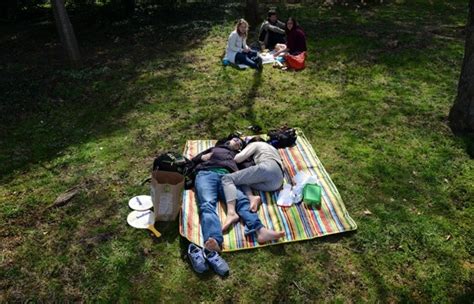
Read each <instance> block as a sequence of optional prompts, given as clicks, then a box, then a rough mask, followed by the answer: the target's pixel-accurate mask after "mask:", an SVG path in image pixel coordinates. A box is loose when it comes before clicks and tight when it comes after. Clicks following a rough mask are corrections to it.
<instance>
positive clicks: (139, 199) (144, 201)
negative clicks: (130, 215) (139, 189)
mask: <svg viewBox="0 0 474 304" xmlns="http://www.w3.org/2000/svg"><path fill="white" fill-rule="evenodd" d="M128 206H129V207H130V208H132V209H133V210H139V211H140V210H148V209H150V208H151V207H153V202H152V201H151V196H149V195H138V196H135V197H132V198H131V199H130V200H129V201H128Z"/></svg>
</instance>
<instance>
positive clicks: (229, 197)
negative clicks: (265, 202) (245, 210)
mask: <svg viewBox="0 0 474 304" xmlns="http://www.w3.org/2000/svg"><path fill="white" fill-rule="evenodd" d="M248 158H252V159H253V161H254V162H255V166H251V167H248V168H245V169H242V170H239V171H236V172H233V173H230V174H225V175H224V176H223V177H222V186H223V188H224V194H225V198H226V202H227V217H226V221H225V223H224V225H223V226H222V230H223V231H225V230H227V229H228V228H229V227H230V225H231V224H233V223H235V222H237V221H238V220H239V216H238V214H237V212H235V203H236V200H237V188H236V186H240V188H241V189H242V190H243V191H244V192H245V193H246V194H247V196H248V197H249V200H250V210H251V211H252V212H257V209H258V205H259V204H260V196H255V195H253V193H252V190H251V188H252V189H255V190H258V191H275V190H278V189H279V188H280V187H281V186H282V185H283V169H282V168H283V165H282V161H281V158H280V154H279V153H278V151H277V149H275V148H274V147H273V146H272V145H270V144H268V143H266V142H265V141H264V140H263V139H261V138H260V137H258V136H255V137H253V138H252V139H250V141H249V142H248V144H247V146H246V147H245V148H244V149H243V150H242V151H241V152H240V153H238V154H237V155H236V156H235V157H234V160H235V162H236V163H242V162H244V161H245V160H247V159H248Z"/></svg>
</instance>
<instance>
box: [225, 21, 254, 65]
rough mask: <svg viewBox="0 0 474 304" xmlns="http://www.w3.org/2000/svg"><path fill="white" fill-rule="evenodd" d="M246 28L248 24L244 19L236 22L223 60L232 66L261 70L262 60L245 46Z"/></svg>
mask: <svg viewBox="0 0 474 304" xmlns="http://www.w3.org/2000/svg"><path fill="white" fill-rule="evenodd" d="M248 28H249V24H248V23H247V21H245V20H244V19H240V20H239V21H238V22H237V25H236V26H235V30H234V31H232V33H230V35H229V40H228V41H227V48H226V55H225V58H227V60H229V61H230V62H232V63H234V64H244V65H247V66H249V67H251V68H254V69H257V70H262V59H261V58H260V57H258V54H257V52H254V51H252V50H251V49H250V48H249V46H248V45H247V33H248Z"/></svg>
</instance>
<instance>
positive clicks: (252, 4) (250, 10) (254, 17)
mask: <svg viewBox="0 0 474 304" xmlns="http://www.w3.org/2000/svg"><path fill="white" fill-rule="evenodd" d="M245 19H246V20H247V22H248V23H249V25H250V28H251V29H254V28H255V27H256V26H257V23H258V1H257V0H246V1H245Z"/></svg>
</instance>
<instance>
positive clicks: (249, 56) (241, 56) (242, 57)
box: [235, 51, 258, 69]
mask: <svg viewBox="0 0 474 304" xmlns="http://www.w3.org/2000/svg"><path fill="white" fill-rule="evenodd" d="M257 56H258V54H257V52H254V51H250V52H248V53H244V52H239V53H237V54H235V63H236V64H245V65H248V66H249V67H251V68H254V69H256V68H257V62H256V58H258V57H257Z"/></svg>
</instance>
